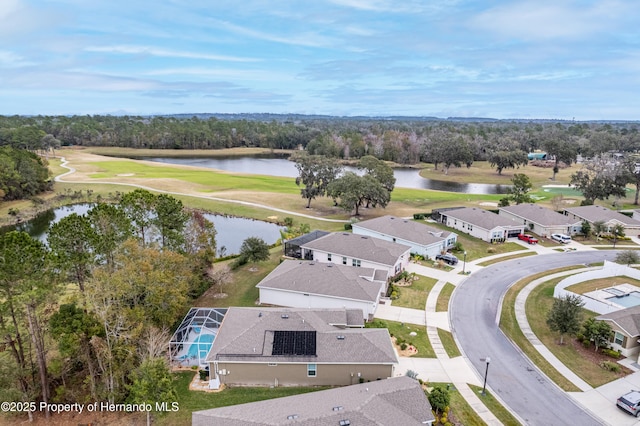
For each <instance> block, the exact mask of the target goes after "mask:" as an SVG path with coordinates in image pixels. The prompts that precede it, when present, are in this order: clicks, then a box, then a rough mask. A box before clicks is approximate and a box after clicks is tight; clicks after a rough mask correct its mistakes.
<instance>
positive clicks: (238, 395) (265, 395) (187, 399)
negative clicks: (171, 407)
mask: <svg viewBox="0 0 640 426" xmlns="http://www.w3.org/2000/svg"><path fill="white" fill-rule="evenodd" d="M194 374H196V373H195V372H191V371H179V372H177V373H174V376H175V387H176V391H177V394H178V400H177V402H178V404H179V406H180V410H179V411H177V412H172V413H168V414H166V415H164V416H159V417H158V418H157V419H156V421H155V422H154V423H155V424H157V425H166V426H173V425H189V424H191V413H192V412H193V411H198V410H206V409H208V408H217V407H226V406H229V405H236V404H244V403H247V402H255V401H262V400H265V399H273V398H280V397H284V396H291V395H297V394H301V393H307V392H315V391H318V390H323V389H328V388H327V387H313V388H311V387H288V386H287V387H277V388H268V387H260V388H245V387H237V388H228V389H225V390H223V391H221V392H215V393H210V392H198V391H190V390H189V383H191V380H192V379H193V376H194Z"/></svg>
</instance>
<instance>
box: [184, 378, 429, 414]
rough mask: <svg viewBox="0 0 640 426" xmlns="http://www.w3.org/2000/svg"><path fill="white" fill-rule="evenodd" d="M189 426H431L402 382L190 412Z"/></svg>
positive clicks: (423, 406) (420, 394)
mask: <svg viewBox="0 0 640 426" xmlns="http://www.w3.org/2000/svg"><path fill="white" fill-rule="evenodd" d="M191 419H192V425H193V426H209V425H218V426H255V425H258V424H261V425H267V426H276V425H282V424H288V423H295V424H296V425H304V426H315V425H318V424H323V425H336V426H337V425H340V424H343V425H347V424H351V425H371V426H373V425H393V424H396V425H416V426H419V425H431V424H433V422H434V421H435V417H434V416H433V413H432V412H431V404H429V400H428V399H427V396H426V395H425V393H424V391H423V390H422V387H421V386H420V383H418V381H417V380H414V379H411V378H409V377H407V376H400V377H394V378H390V379H386V380H376V381H374V382H370V383H362V384H357V385H352V386H345V387H340V388H334V389H328V390H323V391H318V392H311V393H305V394H301V395H294V396H288V397H285V398H276V399H270V400H267V401H258V402H251V403H248V404H239V405H232V406H230V407H221V408H214V409H211V410H202V411H195V412H194V413H193V414H192V416H191Z"/></svg>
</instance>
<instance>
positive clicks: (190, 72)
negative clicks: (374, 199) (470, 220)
mask: <svg viewBox="0 0 640 426" xmlns="http://www.w3.org/2000/svg"><path fill="white" fill-rule="evenodd" d="M639 18H640V7H638V4H637V3H636V2H635V1H630V0H627V1H618V0H595V1H590V0H555V1H547V0H534V1H531V0H514V1H499V0H485V1H464V0H459V1H457V0H424V1H418V0H402V1H401V0H315V1H302V0H300V1H278V0H239V1H228V0H155V1H148V0H129V1H122V0H104V1H103V0H0V114H4V115H12V114H122V113H128V114H172V113H196V112H198V113H202V112H210V113H259V112H271V113H300V114H330V115H345V116H353V115H369V116H387V115H410V116H438V117H450V116H463V117H478V116H480V117H495V118H558V119H573V118H575V119H576V120H592V119H621V120H638V119H640V30H639V29H638V28H640V27H638V22H639V21H640V19H639Z"/></svg>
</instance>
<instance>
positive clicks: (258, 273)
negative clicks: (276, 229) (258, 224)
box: [193, 246, 282, 308]
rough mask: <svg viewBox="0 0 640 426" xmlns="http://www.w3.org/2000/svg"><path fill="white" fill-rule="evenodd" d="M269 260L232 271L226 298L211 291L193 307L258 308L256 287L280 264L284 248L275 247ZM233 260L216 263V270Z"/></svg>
mask: <svg viewBox="0 0 640 426" xmlns="http://www.w3.org/2000/svg"><path fill="white" fill-rule="evenodd" d="M270 253H271V256H270V257H269V260H265V261H264V262H258V263H248V264H246V265H243V266H241V267H239V268H238V269H236V270H235V271H232V278H231V279H230V281H229V283H228V284H226V285H225V286H223V288H222V292H223V293H226V294H227V297H225V298H218V297H216V294H217V293H219V291H217V290H216V289H213V288H212V289H210V290H209V291H207V292H206V293H204V294H203V295H202V296H200V297H199V298H198V299H196V300H195V301H194V302H193V306H205V307H211V308H217V307H220V308H223V307H224V308H226V307H228V306H256V301H257V300H258V297H259V295H260V292H259V290H258V289H257V288H256V285H257V284H258V283H259V282H260V281H261V280H262V279H263V278H264V277H266V276H267V274H269V272H271V271H272V270H273V269H275V267H276V266H278V264H279V263H280V257H281V256H282V247H281V246H278V247H274V248H272V249H271V250H270ZM231 262H232V260H229V261H226V262H220V263H216V264H215V265H214V269H215V268H220V267H222V266H224V265H228V264H229V263H231Z"/></svg>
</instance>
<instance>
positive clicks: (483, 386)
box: [482, 357, 491, 396]
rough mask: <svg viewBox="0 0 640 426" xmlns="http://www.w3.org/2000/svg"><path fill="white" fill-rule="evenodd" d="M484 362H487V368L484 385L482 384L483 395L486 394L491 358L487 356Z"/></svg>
mask: <svg viewBox="0 0 640 426" xmlns="http://www.w3.org/2000/svg"><path fill="white" fill-rule="evenodd" d="M484 362H486V363H487V368H486V369H485V370H484V385H482V396H485V394H486V392H485V390H486V389H487V373H488V372H489V363H490V362H491V358H489V357H486V358H485V359H484Z"/></svg>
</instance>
